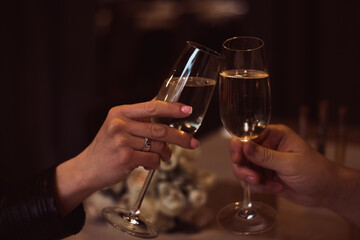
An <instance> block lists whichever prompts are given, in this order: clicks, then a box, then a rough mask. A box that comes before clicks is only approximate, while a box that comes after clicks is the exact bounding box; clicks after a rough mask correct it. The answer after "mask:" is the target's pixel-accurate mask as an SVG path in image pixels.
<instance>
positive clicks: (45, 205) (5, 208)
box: [0, 167, 85, 239]
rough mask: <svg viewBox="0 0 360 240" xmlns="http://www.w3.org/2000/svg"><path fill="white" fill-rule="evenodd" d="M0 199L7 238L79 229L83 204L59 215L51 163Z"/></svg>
mask: <svg viewBox="0 0 360 240" xmlns="http://www.w3.org/2000/svg"><path fill="white" fill-rule="evenodd" d="M4 196H6V198H3V200H2V203H1V214H0V215H1V216H0V217H1V219H0V222H1V225H3V227H4V228H5V227H6V229H7V230H6V232H7V233H8V234H9V235H10V236H11V237H13V238H11V239H61V238H65V237H68V236H70V235H73V234H76V233H78V232H80V230H81V229H82V227H83V225H84V223H85V212H84V208H83V205H82V204H81V205H79V206H78V207H77V208H76V209H75V210H74V211H72V212H71V213H70V214H69V215H68V216H65V217H62V216H60V214H59V211H58V208H57V206H56V188H55V167H53V168H50V169H48V170H45V171H43V172H41V173H39V174H37V175H36V176H34V177H33V178H31V179H29V180H28V181H26V182H25V183H23V184H18V185H16V186H13V187H12V188H11V189H9V191H7V192H6V193H5V194H4Z"/></svg>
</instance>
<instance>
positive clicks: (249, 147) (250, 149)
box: [245, 141, 256, 155]
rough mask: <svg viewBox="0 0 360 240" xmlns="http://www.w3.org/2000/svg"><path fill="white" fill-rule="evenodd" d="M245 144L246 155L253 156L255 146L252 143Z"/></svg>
mask: <svg viewBox="0 0 360 240" xmlns="http://www.w3.org/2000/svg"><path fill="white" fill-rule="evenodd" d="M245 144H247V148H246V152H247V154H249V155H252V154H254V153H255V151H256V144H255V143H254V142H252V141H249V142H247V143H245Z"/></svg>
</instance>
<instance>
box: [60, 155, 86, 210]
mask: <svg viewBox="0 0 360 240" xmlns="http://www.w3.org/2000/svg"><path fill="white" fill-rule="evenodd" d="M78 160H81V156H80V155H79V156H77V157H75V158H73V159H70V160H68V161H66V162H64V163H62V164H60V165H59V166H58V167H57V168H56V172H55V184H56V193H57V196H56V197H57V205H58V208H59V212H60V214H61V215H62V216H65V215H67V214H69V213H70V212H71V211H72V210H73V209H75V208H76V207H77V206H78V205H79V204H81V203H82V201H83V200H84V199H85V198H86V197H88V196H89V195H90V194H91V193H92V189H91V187H90V186H89V185H88V180H87V179H86V174H84V173H83V171H81V169H82V168H81V164H79V162H81V161H78Z"/></svg>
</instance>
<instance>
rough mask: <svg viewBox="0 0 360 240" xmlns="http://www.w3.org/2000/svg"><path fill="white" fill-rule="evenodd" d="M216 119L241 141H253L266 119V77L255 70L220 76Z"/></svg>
mask: <svg viewBox="0 0 360 240" xmlns="http://www.w3.org/2000/svg"><path fill="white" fill-rule="evenodd" d="M219 90H220V92H219V97H220V116H221V120H222V122H223V125H224V127H225V128H226V129H227V130H228V131H229V133H230V134H231V135H233V136H235V137H238V138H239V139H240V140H241V141H244V142H246V141H249V140H251V139H254V138H256V137H257V136H258V135H259V134H260V133H261V132H262V131H263V130H264V129H265V127H266V126H267V124H268V122H269V119H270V110H271V109H270V106H271V104H270V85H269V74H268V73H266V72H264V71H258V70H246V69H236V70H226V71H223V72H221V73H220V85H219Z"/></svg>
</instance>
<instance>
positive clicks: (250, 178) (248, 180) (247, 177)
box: [245, 176, 254, 183]
mask: <svg viewBox="0 0 360 240" xmlns="http://www.w3.org/2000/svg"><path fill="white" fill-rule="evenodd" d="M245 180H246V181H247V182H248V183H252V182H253V181H254V176H246V177H245Z"/></svg>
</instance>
